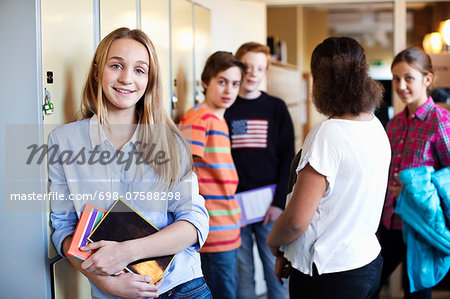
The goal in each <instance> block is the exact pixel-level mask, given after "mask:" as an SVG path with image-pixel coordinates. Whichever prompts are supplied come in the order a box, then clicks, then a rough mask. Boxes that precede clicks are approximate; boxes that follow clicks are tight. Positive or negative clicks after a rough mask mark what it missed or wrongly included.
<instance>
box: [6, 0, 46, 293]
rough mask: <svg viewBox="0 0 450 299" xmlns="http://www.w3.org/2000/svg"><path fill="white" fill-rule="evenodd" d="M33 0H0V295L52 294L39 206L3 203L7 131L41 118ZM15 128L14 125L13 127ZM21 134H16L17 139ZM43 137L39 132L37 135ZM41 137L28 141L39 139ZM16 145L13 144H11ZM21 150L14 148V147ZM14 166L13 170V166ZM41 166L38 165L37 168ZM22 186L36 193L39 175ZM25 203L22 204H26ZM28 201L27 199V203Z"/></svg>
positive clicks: (34, 4) (25, 191)
mask: <svg viewBox="0 0 450 299" xmlns="http://www.w3.org/2000/svg"><path fill="white" fill-rule="evenodd" d="M38 2H39V1H37V0H34V1H33V0H1V1H0V36H1V37H2V40H1V42H0V57H2V67H3V71H2V72H1V73H0V105H1V107H2V108H1V109H0V238H1V240H2V245H1V247H0V256H1V265H2V267H1V268H0V289H1V291H0V294H1V295H0V297H2V298H50V296H51V294H50V273H49V269H50V267H49V265H48V263H47V262H46V260H45V256H46V250H47V249H46V243H45V227H44V221H45V214H43V213H40V212H38V211H35V212H26V211H23V212H22V211H18V212H12V211H11V210H8V208H7V203H8V202H7V200H8V199H7V197H6V190H7V189H8V186H10V185H11V182H8V181H7V179H8V178H11V174H10V173H9V172H7V169H6V166H5V165H6V164H7V163H6V162H7V161H6V156H5V155H6V148H7V146H8V144H6V143H7V140H6V136H7V135H8V134H7V132H6V130H7V129H8V131H9V132H11V130H12V131H13V133H14V129H15V127H13V126H12V125H18V126H20V125H21V124H36V127H37V124H39V123H42V120H41V119H40V118H41V115H42V106H41V99H40V93H41V91H40V88H39V78H40V76H41V73H40V68H39V67H38V56H39V51H38V48H39V40H38V38H37V36H36V32H38V27H39V25H38V24H39V20H38V15H39V14H38V13H37V11H38V9H37V7H38ZM16 128H17V127H16ZM20 138H21V135H20V134H18V136H17V139H15V140H19V139H20ZM41 138H42V137H41ZM39 140H40V139H39V136H37V135H36V136H35V138H34V140H30V144H33V143H37V142H39ZM13 150H14V149H13ZM19 150H23V149H22V148H21V149H17V151H19ZM13 170H14V169H13ZM36 170H37V171H39V169H36ZM33 176H34V174H27V177H29V178H33V179H34V180H33V179H32V180H30V182H29V183H26V184H24V185H23V187H22V188H21V189H22V191H23V192H24V193H28V192H30V193H31V192H33V191H34V192H38V193H42V190H41V189H40V185H41V184H40V183H39V177H33ZM28 205H29V204H28V203H26V206H28ZM30 205H31V204H30Z"/></svg>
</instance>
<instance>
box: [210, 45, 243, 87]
mask: <svg viewBox="0 0 450 299" xmlns="http://www.w3.org/2000/svg"><path fill="white" fill-rule="evenodd" d="M233 66H236V67H238V68H239V70H240V71H241V81H242V79H243V78H244V71H245V68H244V64H243V63H242V62H240V61H239V60H237V58H236V57H235V56H234V55H233V54H231V52H225V51H217V52H215V53H214V54H212V55H211V56H209V58H208V60H206V63H205V67H204V68H203V72H202V82H203V83H205V84H206V85H208V84H209V81H211V78H213V77H215V76H217V74H218V73H220V72H223V71H225V70H227V69H229V68H230V67H233ZM203 93H205V91H203Z"/></svg>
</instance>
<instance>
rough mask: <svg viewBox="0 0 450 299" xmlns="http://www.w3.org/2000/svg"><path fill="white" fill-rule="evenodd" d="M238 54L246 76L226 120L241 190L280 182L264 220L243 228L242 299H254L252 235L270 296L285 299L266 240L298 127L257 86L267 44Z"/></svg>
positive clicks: (252, 44) (283, 108)
mask: <svg viewBox="0 0 450 299" xmlns="http://www.w3.org/2000/svg"><path fill="white" fill-rule="evenodd" d="M236 58H237V59H239V60H240V61H241V62H243V63H244V65H245V77H244V80H243V82H242V84H241V87H240V90H239V96H238V97H237V100H236V102H235V103H234V104H233V105H232V106H231V107H230V108H229V109H227V111H226V112H225V119H226V121H227V123H228V126H229V128H230V133H231V154H232V155H233V160H234V163H235V165H236V169H237V172H238V176H239V185H238V188H237V192H243V191H248V190H252V189H255V188H259V187H263V186H267V185H272V184H276V188H275V194H274V196H273V200H272V204H271V205H270V207H269V208H268V210H267V212H266V214H265V216H264V220H263V221H262V222H257V223H252V224H249V225H247V226H245V227H242V228H241V238H242V245H241V247H240V248H239V250H238V271H239V278H238V279H239V281H238V290H237V293H238V298H244V299H245V298H256V294H255V286H254V278H253V277H254V266H253V265H254V263H253V238H252V235H254V237H255V241H256V244H257V246H258V252H259V255H260V257H261V261H262V263H263V268H264V279H265V280H266V284H267V290H268V297H269V298H270V299H272V298H277V299H278V298H287V295H288V294H287V293H288V291H287V288H286V286H282V285H281V284H280V283H278V281H277V278H276V277H275V274H274V268H275V257H274V256H272V254H271V253H270V250H269V248H268V247H267V245H266V239H267V236H268V235H269V232H270V230H271V229H272V225H273V222H274V221H275V220H276V219H277V218H278V216H279V215H280V214H281V212H282V211H283V210H284V206H285V202H286V192H287V184H288V178H289V169H290V163H291V161H292V159H293V157H294V128H293V125H292V120H291V117H290V116H289V112H288V109H287V107H286V104H285V103H284V102H283V101H282V100H281V99H279V98H276V97H273V96H270V95H268V94H267V93H265V92H263V91H260V90H259V86H260V84H261V82H262V80H263V79H264V77H265V76H266V71H267V68H268V66H269V62H270V50H269V47H267V46H266V45H262V44H259V43H255V42H249V43H246V44H243V45H242V46H241V47H240V48H239V49H238V51H237V52H236ZM249 283H250V284H251V285H249Z"/></svg>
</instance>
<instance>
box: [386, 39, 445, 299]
mask: <svg viewBox="0 0 450 299" xmlns="http://www.w3.org/2000/svg"><path fill="white" fill-rule="evenodd" d="M391 70H392V78H393V79H392V86H393V88H394V90H395V92H396V93H397V95H398V96H399V97H400V99H401V100H402V102H403V103H404V104H405V105H406V107H405V109H404V110H403V111H402V112H401V113H399V114H397V115H396V116H395V117H394V118H393V119H392V120H390V121H389V123H388V124H387V127H386V130H387V133H388V137H389V140H390V142H391V148H392V160H391V165H390V169H389V182H388V190H387V194H386V201H385V204H384V209H383V216H382V221H381V222H382V223H381V225H380V231H379V234H380V242H381V247H382V251H381V254H382V256H383V259H384V264H383V272H382V277H381V281H382V282H384V281H386V280H387V278H388V277H389V275H390V274H391V273H392V272H393V271H394V269H395V268H396V267H397V266H398V265H399V264H400V262H402V261H405V260H406V245H405V244H404V242H403V237H402V222H401V218H400V216H399V215H397V214H394V209H395V205H396V202H397V198H398V196H399V194H400V192H401V190H402V187H403V186H402V185H401V183H400V182H399V180H398V174H399V172H400V171H402V170H404V169H407V168H413V167H419V166H433V167H434V168H435V169H436V170H439V169H441V168H443V167H447V166H450V142H449V138H450V121H449V120H450V112H449V111H447V110H446V109H444V108H441V107H439V106H437V105H435V103H434V102H433V99H432V98H431V97H430V96H429V94H430V87H431V86H432V83H433V76H434V74H433V70H432V64H431V59H430V56H428V55H427V54H426V53H425V52H423V50H421V49H419V48H408V49H406V50H403V51H402V52H400V53H399V54H398V55H397V56H396V57H395V58H394V61H393V62H392V65H391ZM405 264H406V263H403V275H404V279H403V288H404V291H405V298H431V289H425V290H421V291H417V292H414V293H413V294H410V292H409V282H408V279H407V278H406V266H405ZM411 296H413V297H411Z"/></svg>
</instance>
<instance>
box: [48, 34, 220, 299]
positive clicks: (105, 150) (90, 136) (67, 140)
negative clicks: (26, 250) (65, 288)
mask: <svg viewBox="0 0 450 299" xmlns="http://www.w3.org/2000/svg"><path fill="white" fill-rule="evenodd" d="M81 115H82V118H83V119H82V120H81V121H78V122H75V123H70V124H67V125H64V126H62V127H61V128H58V129H56V130H55V131H53V132H52V133H51V134H50V136H49V148H52V147H53V148H54V149H55V151H54V152H53V153H52V154H54V158H55V159H53V160H52V161H58V162H59V163H49V178H50V190H51V191H54V192H58V193H61V194H64V195H65V197H66V198H67V199H69V198H75V197H77V198H86V196H85V195H89V199H90V202H92V203H93V204H95V205H97V206H99V207H101V208H104V209H108V208H109V207H110V206H111V205H112V204H113V202H114V200H117V199H118V198H122V199H124V200H126V201H127V202H128V204H129V205H130V206H132V207H133V208H134V209H135V210H137V211H138V212H139V213H140V214H141V215H142V216H144V217H145V218H146V219H147V220H149V221H150V222H152V223H153V224H154V225H155V226H156V227H158V228H159V229H160V231H159V232H157V233H155V234H153V235H150V236H147V237H144V238H140V239H134V240H130V241H125V242H112V241H99V242H95V243H91V244H89V245H87V246H84V247H82V248H81V249H82V250H85V251H93V252H94V253H93V254H92V255H91V256H90V257H89V258H87V259H86V260H84V261H83V262H81V261H78V260H76V259H74V258H71V257H68V260H69V261H70V262H71V263H72V265H73V266H74V267H75V268H76V269H77V270H79V271H80V272H81V273H82V274H84V275H85V276H86V277H87V278H88V279H89V281H90V282H91V286H92V289H91V295H92V298H113V297H121V298H144V297H152V298H154V297H158V296H159V298H166V297H170V298H178V297H183V296H185V295H186V294H190V296H193V297H192V298H194V297H195V298H210V296H211V295H210V292H209V289H208V287H207V286H206V283H205V281H204V280H203V275H202V272H201V267H200V259H199V255H198V253H197V250H198V249H200V248H201V246H202V245H203V243H204V241H205V239H206V237H207V234H208V215H207V212H206V210H205V207H204V201H203V198H202V197H201V196H199V195H198V183H197V178H196V177H195V175H194V174H193V173H192V161H191V154H190V151H189V147H188V146H187V145H186V143H185V141H184V140H183V138H182V137H181V134H180V132H179V131H178V129H177V128H176V126H175V125H174V124H173V122H172V121H171V120H170V118H169V117H168V116H167V113H166V112H165V111H164V108H163V98H162V88H161V75H160V70H159V64H158V59H157V56H156V52H155V49H154V46H153V44H152V42H151V41H150V39H149V38H148V37H147V35H146V34H145V33H144V32H142V31H140V30H130V29H128V28H119V29H117V30H115V31H113V32H111V33H110V34H109V35H107V36H106V37H105V38H104V39H103V40H102V41H101V42H100V44H99V46H98V48H97V50H96V52H95V56H94V59H93V61H92V64H91V67H90V70H89V74H88V78H87V82H86V84H85V88H84V92H83V99H82V110H81ZM80 153H84V154H83V155H81V154H80ZM67 155H71V157H73V159H66V157H67ZM75 158H76V159H75ZM167 194H172V196H171V197H169V196H167ZM80 195H83V196H80ZM163 195H164V196H167V197H166V198H164V199H163ZM85 203H86V201H84V200H64V201H58V202H55V203H53V205H52V214H51V220H52V225H53V227H54V228H55V232H54V234H53V237H52V238H53V242H54V244H55V247H56V249H57V250H58V252H59V254H60V255H61V256H62V257H65V256H66V255H65V253H66V252H67V249H68V247H69V244H70V241H71V239H72V234H73V232H74V230H75V226H76V224H77V221H78V218H79V216H80V214H81V211H82V209H83V207H84V205H85ZM170 254H176V255H175V258H174V260H173V261H172V263H171V264H170V266H169V268H168V270H167V271H166V273H165V275H164V277H163V279H162V280H160V281H159V282H158V283H156V284H151V283H149V282H150V281H151V277H148V276H143V275H136V274H133V273H126V272H124V271H122V270H123V269H124V268H125V266H126V265H128V264H129V263H131V262H133V261H137V260H140V259H143V258H151V257H156V256H164V255H170ZM160 294H161V295H160ZM183 298H191V297H183Z"/></svg>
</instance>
